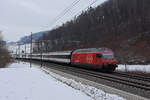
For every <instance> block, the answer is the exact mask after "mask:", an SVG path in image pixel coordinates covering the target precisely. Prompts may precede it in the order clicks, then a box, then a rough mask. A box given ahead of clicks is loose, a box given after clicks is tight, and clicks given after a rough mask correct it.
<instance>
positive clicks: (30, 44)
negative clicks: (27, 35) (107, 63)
mask: <svg viewBox="0 0 150 100" xmlns="http://www.w3.org/2000/svg"><path fill="white" fill-rule="evenodd" d="M31 61H32V32H31V43H30V67H31V66H32V65H31Z"/></svg>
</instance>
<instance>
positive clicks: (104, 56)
mask: <svg viewBox="0 0 150 100" xmlns="http://www.w3.org/2000/svg"><path fill="white" fill-rule="evenodd" d="M103 58H105V59H113V58H114V55H113V54H103Z"/></svg>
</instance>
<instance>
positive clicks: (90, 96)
mask: <svg viewBox="0 0 150 100" xmlns="http://www.w3.org/2000/svg"><path fill="white" fill-rule="evenodd" d="M0 100H124V99H123V98H121V97H119V96H117V95H113V94H108V93H105V92H103V91H101V90H99V89H96V88H94V87H91V86H87V85H84V84H81V83H78V82H76V81H74V80H72V79H67V78H64V77H61V76H59V75H58V74H55V73H52V72H49V74H45V72H43V71H42V70H41V68H40V67H39V66H37V65H32V67H30V64H29V63H22V62H20V63H14V64H11V65H10V67H8V68H3V69H0Z"/></svg>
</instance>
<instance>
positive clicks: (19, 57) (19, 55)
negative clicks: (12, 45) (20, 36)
mask: <svg viewBox="0 0 150 100" xmlns="http://www.w3.org/2000/svg"><path fill="white" fill-rule="evenodd" d="M18 49H19V58H20V44H19V43H18Z"/></svg>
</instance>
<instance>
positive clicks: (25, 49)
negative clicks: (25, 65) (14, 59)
mask: <svg viewBox="0 0 150 100" xmlns="http://www.w3.org/2000/svg"><path fill="white" fill-rule="evenodd" d="M24 53H25V58H26V43H25V52H24Z"/></svg>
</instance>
